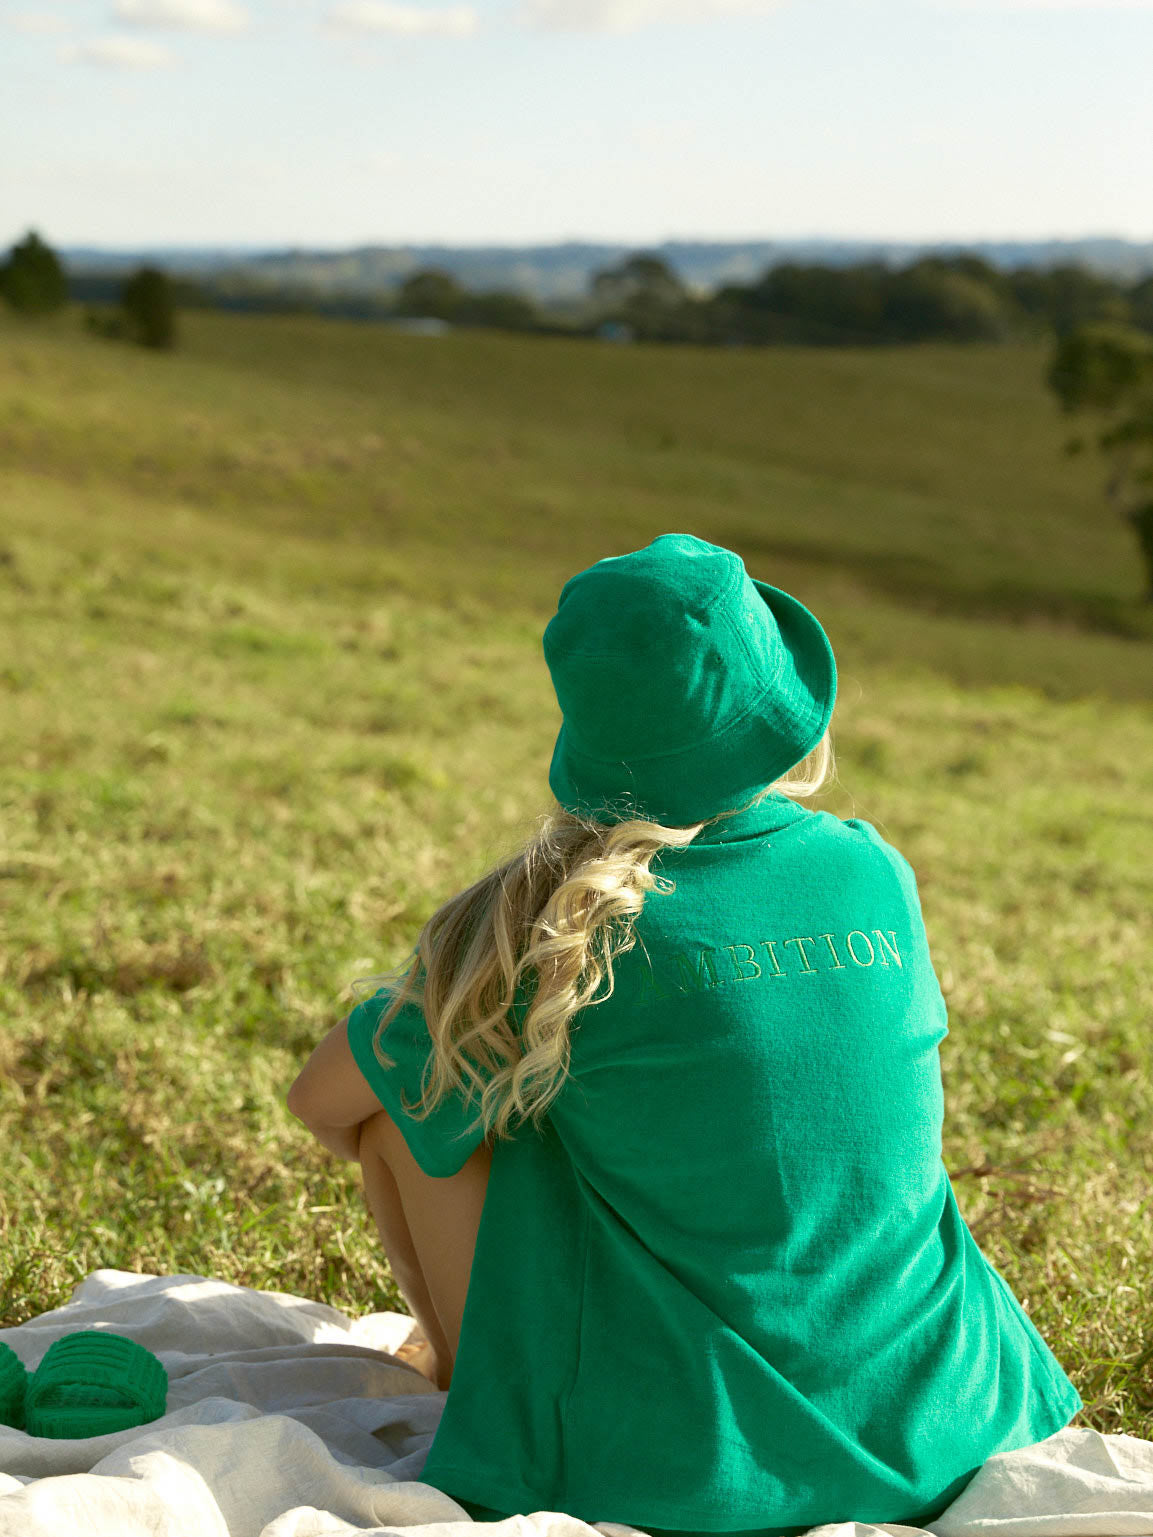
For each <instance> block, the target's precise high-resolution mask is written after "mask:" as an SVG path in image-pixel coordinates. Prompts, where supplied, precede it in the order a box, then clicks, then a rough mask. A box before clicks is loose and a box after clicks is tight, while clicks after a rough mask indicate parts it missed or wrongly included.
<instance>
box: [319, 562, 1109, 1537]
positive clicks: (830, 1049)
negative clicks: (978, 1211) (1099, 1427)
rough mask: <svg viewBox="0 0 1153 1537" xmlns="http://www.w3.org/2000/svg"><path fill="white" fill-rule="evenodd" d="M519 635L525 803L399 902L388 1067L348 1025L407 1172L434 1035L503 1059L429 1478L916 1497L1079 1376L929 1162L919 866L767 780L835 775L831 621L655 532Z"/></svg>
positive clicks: (693, 1507) (1003, 1442)
mask: <svg viewBox="0 0 1153 1537" xmlns="http://www.w3.org/2000/svg"><path fill="white" fill-rule="evenodd" d="M545 652H546V659H547V660H548V662H549V666H550V670H551V672H552V676H553V682H554V685H555V686H556V689H557V695H558V699H559V701H560V703H561V707H562V713H563V716H564V723H563V725H562V728H561V731H560V734H559V735H558V738H557V743H556V748H555V750H554V754H553V760H552V763H551V765H550V773H549V783H550V786H551V787H552V789H553V792H554V794H555V796H556V798H557V801H558V803H559V805H558V812H557V815H556V817H555V818H553V819H552V820H551V821H550V822H549V823H548V824H547V825H546V827H545V828H544V829H543V830H542V832H541V833H540V834H539V835H538V838H537V839H536V840H535V841H534V842H533V843H532V844H531V845H530V847H529V848H528V849H527V850H526V851H525V853H524V854H523V855H522V856H519V857H518V858H517V859H514V860H512V861H510V862H509V864H508V865H507V866H503V867H501V868H499V869H498V870H497V871H495V872H493V873H492V874H491V875H490V876H489V877H486V879H485V881H484V882H481V883H478V885H477V887H475V888H472V889H471V890H470V891H469V892H466V893H464V894H462V896H461V897H460V898H457V899H454V901H453V902H451V903H449V904H446V906H445V908H444V909H442V911H441V913H440V914H438V915H435V917H434V919H433V920H430V922H429V924H428V925H426V929H425V931H424V933H422V937H421V943H420V945H419V946H418V951H419V957H420V966H419V967H418V968H415V969H414V973H413V975H414V976H415V975H416V972H417V971H419V970H420V969H421V967H423V968H425V969H426V970H429V978H428V980H429V983H430V989H429V991H428V992H427V993H426V994H425V997H424V999H423V1002H422V1003H421V1004H420V1005H417V1004H414V1003H412V1002H411V1001H410V1002H406V1003H403V1004H402V1005H401V1006H400V1007H399V1008H398V1009H392V1010H390V1012H389V1014H388V1015H387V1016H386V1017H385V1019H384V1021H383V1030H382V1033H381V1037H380V1045H382V1046H383V1050H384V1052H385V1054H386V1055H387V1056H389V1057H391V1058H392V1065H391V1066H389V1065H388V1064H387V1063H386V1062H385V1061H384V1060H382V1059H381V1058H380V1057H379V1056H378V1055H377V1051H376V1046H377V1040H376V1036H375V1034H374V1032H375V1030H376V1028H377V1026H378V1024H379V1023H380V1022H381V1013H382V1008H383V1007H384V1005H385V1004H386V1003H387V1002H389V998H388V995H387V994H386V995H384V996H378V997H377V998H375V999H369V1000H366V1002H365V1003H362V1004H361V1005H360V1006H359V1007H358V1008H357V1009H355V1010H354V1011H353V1013H352V1014H351V1015H350V1017H349V1021H348V1039H349V1043H350V1045H351V1046H352V1049H353V1051H354V1053H355V1056H356V1060H357V1062H358V1064H359V1065H360V1067H361V1069H362V1071H363V1073H364V1076H365V1077H366V1078H367V1079H368V1081H369V1083H370V1084H371V1085H372V1086H373V1088H374V1090H375V1091H376V1093H377V1095H378V1096H379V1098H380V1100H381V1103H382V1105H384V1106H385V1107H386V1109H387V1110H388V1112H389V1114H390V1115H392V1116H393V1117H394V1119H395V1120H396V1122H397V1124H398V1125H399V1126H400V1128H401V1130H402V1132H403V1135H404V1138H405V1141H406V1143H407V1144H408V1147H409V1150H410V1151H411V1153H412V1155H413V1157H414V1158H415V1160H416V1162H417V1163H418V1164H419V1165H420V1168H421V1169H422V1170H423V1171H424V1172H425V1173H426V1174H429V1175H431V1176H433V1177H437V1178H439V1177H448V1178H451V1177H453V1176H454V1174H455V1173H456V1172H457V1171H459V1170H461V1169H462V1166H463V1164H464V1162H465V1160H466V1159H468V1158H469V1156H470V1153H471V1152H472V1151H473V1150H474V1149H476V1148H477V1147H478V1146H479V1143H480V1141H481V1140H482V1138H483V1136H484V1129H483V1128H482V1127H481V1126H478V1124H477V1123H476V1121H475V1120H474V1114H475V1103H473V1104H471V1105H469V1104H467V1103H466V1100H467V1096H463V1095H461V1094H458V1093H449V1094H447V1095H445V1094H444V1092H443V1084H442V1088H441V1090H440V1091H438V1093H439V1095H440V1097H439V1101H438V1102H437V1103H436V1105H435V1108H432V1109H431V1113H430V1114H428V1115H427V1116H425V1117H424V1118H422V1119H413V1118H412V1117H411V1116H410V1115H409V1114H408V1111H409V1110H410V1109H411V1108H412V1105H411V1098H412V1096H413V1095H414V1094H415V1093H418V1092H419V1087H420V1084H421V1080H422V1072H423V1069H424V1067H425V1065H426V1062H427V1060H428V1058H429V1056H430V1054H431V1056H432V1057H433V1058H434V1059H435V1063H436V1066H437V1067H438V1069H442V1070H444V1069H446V1065H447V1069H451V1071H448V1076H447V1078H446V1079H445V1080H444V1081H445V1082H448V1081H450V1080H451V1081H452V1083H453V1085H454V1086H455V1087H456V1088H459V1087H460V1084H459V1080H458V1075H457V1074H456V1072H455V1069H457V1068H459V1066H460V1061H461V1059H462V1058H464V1057H465V1053H464V1052H463V1051H462V1050H461V1041H462V1040H464V1041H467V1042H468V1043H469V1045H470V1054H471V1049H472V1048H476V1047H487V1048H488V1049H489V1065H490V1067H491V1066H492V1064H493V1061H494V1060H496V1059H500V1058H503V1061H499V1062H498V1071H497V1072H496V1073H495V1074H494V1076H493V1077H492V1078H490V1079H489V1081H488V1082H487V1083H486V1084H485V1094H486V1097H488V1098H491V1095H492V1094H493V1092H494V1091H495V1092H497V1099H498V1101H499V1111H500V1114H499V1115H497V1116H496V1117H494V1118H493V1120H492V1125H493V1127H494V1128H495V1130H496V1132H497V1133H498V1134H497V1135H495V1140H494V1142H493V1147H492V1164H491V1175H490V1178H489V1180H488V1185H487V1191H486V1194H485V1197H484V1205H483V1212H482V1215H481V1219H480V1225H479V1231H478V1232H477V1236H476V1245H475V1254H474V1256H473V1257H472V1261H471V1273H470V1276H469V1281H468V1290H467V1298H466V1301H465V1305H464V1312H463V1319H462V1322H461V1327H460V1337H459V1349H458V1350H457V1353H456V1359H455V1364H454V1366H453V1368H452V1376H451V1386H450V1390H449V1395H448V1399H447V1402H446V1405H445V1409H444V1413H443V1417H442V1419H441V1422H440V1425H439V1427H438V1430H437V1433H436V1437H435V1439H434V1442H433V1445H432V1447H431V1449H430V1451H429V1454H428V1459H427V1462H426V1464H425V1467H424V1470H423V1472H422V1474H421V1477H422V1479H423V1480H424V1481H425V1482H427V1483H430V1484H433V1485H434V1486H436V1487H438V1488H440V1489H442V1490H443V1491H445V1492H446V1493H448V1494H450V1495H452V1496H453V1497H454V1498H455V1499H457V1500H458V1501H459V1502H460V1503H461V1504H462V1505H463V1506H464V1507H465V1509H466V1510H467V1511H469V1513H470V1514H473V1515H474V1516H476V1517H478V1518H481V1519H484V1518H490V1519H491V1518H496V1519H499V1518H502V1517H503V1516H506V1515H510V1514H515V1513H526V1514H528V1513H532V1512H534V1511H538V1510H560V1511H567V1512H568V1513H570V1514H572V1515H575V1516H577V1517H579V1518H581V1519H583V1520H586V1521H589V1522H595V1521H615V1522H626V1523H629V1524H630V1525H633V1526H638V1527H641V1528H643V1529H645V1530H647V1531H649V1532H655V1533H658V1534H659V1533H666V1532H682V1533H698V1532H699V1533H705V1532H712V1533H724V1532H727V1533H742V1534H753V1533H757V1534H777V1533H782V1534H783V1533H797V1532H804V1531H807V1530H809V1529H810V1528H811V1527H814V1526H818V1525H823V1524H826V1523H828V1522H833V1521H842V1520H861V1521H872V1522H877V1523H880V1522H886V1523H901V1524H906V1525H910V1524H918V1523H924V1522H927V1521H929V1520H932V1519H933V1518H934V1517H935V1516H937V1515H938V1514H940V1512H941V1511H942V1510H944V1508H945V1507H946V1506H947V1505H948V1504H949V1503H951V1501H952V1500H953V1499H954V1498H955V1497H956V1495H957V1494H958V1493H959V1492H960V1491H961V1489H963V1488H964V1486H965V1484H966V1483H967V1482H968V1481H969V1480H970V1479H971V1478H972V1476H973V1475H974V1474H975V1473H976V1471H977V1469H978V1468H979V1467H980V1466H981V1464H982V1463H983V1462H984V1461H985V1460H986V1459H987V1458H988V1457H989V1456H991V1455H993V1454H994V1453H996V1452H999V1451H1008V1450H1012V1449H1015V1448H1017V1447H1019V1446H1023V1445H1029V1444H1032V1443H1034V1442H1036V1441H1039V1440H1043V1439H1044V1438H1045V1437H1047V1436H1049V1435H1051V1434H1053V1433H1054V1432H1055V1431H1057V1430H1059V1429H1061V1428H1062V1427H1063V1426H1064V1425H1066V1424H1067V1423H1068V1421H1069V1419H1070V1418H1071V1417H1072V1416H1073V1414H1075V1413H1076V1411H1077V1410H1078V1409H1079V1408H1080V1407H1081V1400H1080V1397H1079V1396H1078V1394H1077V1392H1076V1390H1075V1388H1074V1387H1073V1384H1072V1383H1071V1382H1070V1381H1069V1379H1068V1377H1067V1376H1066V1375H1065V1373H1064V1372H1063V1370H1062V1369H1061V1366H1060V1364H1059V1363H1058V1362H1057V1360H1056V1359H1055V1357H1054V1356H1053V1354H1052V1352H1051V1351H1050V1350H1049V1349H1048V1347H1047V1346H1046V1345H1045V1343H1044V1342H1043V1340H1042V1339H1041V1337H1040V1336H1039V1335H1038V1333H1037V1331H1036V1330H1035V1329H1034V1327H1033V1325H1032V1324H1031V1323H1030V1321H1029V1319H1028V1317H1027V1316H1026V1314H1025V1313H1024V1311H1023V1309H1022V1308H1021V1307H1020V1305H1019V1303H1018V1302H1017V1301H1016V1299H1015V1298H1014V1297H1013V1295H1012V1293H1011V1292H1010V1290H1009V1288H1008V1286H1007V1285H1006V1284H1005V1282H1004V1281H1003V1280H1002V1278H1001V1277H1000V1276H999V1275H998V1274H997V1272H996V1271H995V1269H994V1268H993V1267H992V1266H991V1265H990V1264H989V1263H988V1261H987V1260H986V1259H985V1258H984V1256H983V1255H982V1254H981V1252H980V1250H979V1249H978V1248H977V1246H976V1244H975V1242H974V1241H973V1238H972V1236H971V1234H970V1233H969V1231H968V1229H967V1228H966V1227H965V1224H964V1222H963V1221H962V1219H961V1216H960V1213H959V1212H958V1209H957V1205H956V1201H955V1199H954V1195H953V1191H952V1188H951V1186H950V1183H949V1179H948V1175H947V1172H946V1170H945V1167H944V1164H943V1163H942V1159H941V1129H942V1114H943V1096H942V1088H941V1073H940V1058H939V1051H938V1048H939V1043H940V1041H941V1039H942V1038H943V1036H944V1035H945V1034H946V1032H947V1019H946V1010H945V1002H944V999H943V997H942V994H941V990H940V987H939V985H938V983H937V978H936V976H935V974H934V971H933V966H932V961H931V958H930V954H929V948H928V943H927V939H926V934H925V928H924V923H923V920H922V914H921V909H920V903H919V900H918V895H917V888H916V881H915V878H914V875H913V871H912V869H911V867H910V866H909V865H908V863H907V862H906V861H905V860H904V858H903V857H902V855H901V854H900V853H899V852H898V851H897V850H896V849H895V848H893V847H891V846H890V845H889V843H888V842H887V841H886V840H885V839H884V838H883V837H882V836H881V834H880V833H879V832H878V831H877V830H876V829H875V828H874V827H872V826H871V825H870V824H869V823H868V822H867V821H863V820H859V819H855V818H854V819H850V820H845V821H842V820H840V819H839V818H837V817H835V816H832V815H830V814H829V813H827V812H824V811H813V810H810V809H809V808H807V807H806V806H804V805H803V804H801V803H800V799H794V798H793V797H794V796H795V797H799V798H801V799H803V798H804V797H805V796H807V795H810V794H812V793H813V792H814V791H815V790H816V789H818V788H819V787H820V785H821V784H823V782H824V780H825V777H826V774H827V772H828V767H829V763H830V761H831V749H830V748H829V740H828V727H829V721H830V717H831V714H832V710H833V701H834V696H835V686H836V672H835V666H834V662H833V656H832V650H831V647H830V646H829V642H828V639H827V637H826V636H825V634H824V632H823V630H822V629H821V627H820V625H819V623H818V622H817V620H816V619H815V618H814V616H813V615H811V614H810V613H809V612H808V610H806V609H805V608H803V606H802V605H801V604H799V603H798V602H797V601H796V600H795V599H793V598H791V597H789V595H788V594H787V593H783V592H781V591H780V590H779V589H776V588H772V587H769V586H768V585H767V584H765V583H763V582H758V581H756V580H755V579H752V578H750V577H749V576H748V574H747V573H746V572H745V570H744V567H743V564H742V563H741V562H740V560H739V557H737V556H735V555H734V554H733V553H732V552H731V551H726V550H723V549H721V548H720V547H718V546H714V545H710V544H707V543H705V542H704V541H701V540H697V539H695V538H693V537H692V536H688V535H679V534H670V535H662V536H661V537H660V538H659V539H657V540H654V541H653V543H652V544H651V545H650V546H648V547H647V548H646V549H644V550H641V551H638V552H634V553H633V554H631V555H627V556H622V557H614V558H610V559H607V560H604V561H600V562H597V563H596V565H594V566H593V567H591V568H590V569H589V570H588V571H586V572H583V573H580V574H579V575H578V576H577V577H576V578H573V579H572V580H571V581H570V582H569V583H566V585H565V589H564V590H563V591H562V594H561V601H560V605H559V606H558V613H557V615H556V617H555V618H554V619H553V620H552V621H551V622H550V624H549V627H548V629H547V630H546V632H545ZM787 771H788V772H787ZM738 808H739V809H738ZM478 916H479V920H480V921H479V923H478V922H477V918H478ZM622 917H624V918H626V919H627V920H628V921H627V923H626V925H625V927H626V929H627V930H628V933H627V942H626V941H625V940H623V939H620V936H618V940H619V941H620V942H619V943H618V944H617V945H616V946H614V947H613V948H612V954H613V956H614V957H615V959H614V961H613V964H612V967H611V986H604V987H602V986H601V985H600V983H601V982H603V981H607V980H608V977H609V968H608V967H607V965H604V964H602V963H603V962H604V960H605V952H604V950H603V949H601V948H600V941H601V940H602V939H604V938H605V935H606V934H607V933H608V931H609V929H610V928H612V927H614V926H615V923H616V920H617V919H619V918H622ZM427 963H431V968H429V967H428V965H427ZM458 972H459V975H458ZM530 978H531V979H532V985H531V986H526V985H525V984H526V983H528V982H529V981H530ZM498 983H499V984H500V985H499V986H498V985H497V984H498ZM514 983H515V986H514V985H513V984H514ZM510 996H512V997H513V1002H512V1006H511V1007H509V1006H508V1001H509V998H510ZM494 1000H499V1002H495V1003H494ZM422 1010H423V1012H422ZM465 1016H468V1017H467V1018H466V1017H465ZM430 1035H431V1037H432V1040H431V1042H430ZM430 1045H431V1048H432V1049H431V1053H430ZM483 1055H485V1053H483V1052H482V1053H481V1056H483ZM530 1069H531V1071H530ZM557 1069H561V1070H562V1071H560V1073H559V1075H557V1073H556V1070H557ZM484 1076H485V1075H484V1073H483V1072H482V1073H481V1077H482V1078H483V1077H484ZM514 1079H515V1080H516V1093H517V1094H518V1095H520V1096H523V1097H525V1098H526V1100H527V1102H528V1103H530V1104H533V1103H534V1094H533V1092H530V1091H532V1090H536V1089H538V1088H539V1085H540V1082H541V1081H543V1080H545V1079H551V1080H552V1086H553V1087H554V1088H555V1090H556V1091H555V1093H554V1094H552V1097H551V1098H546V1099H538V1100H536V1102H535V1106H534V1108H535V1109H536V1110H538V1111H539V1110H540V1109H541V1108H542V1107H543V1106H544V1105H545V1104H547V1114H544V1115H537V1116H536V1117H535V1118H534V1119H533V1120H531V1121H530V1120H527V1119H522V1120H520V1121H519V1122H518V1123H517V1124H516V1125H515V1127H514V1126H513V1125H512V1120H511V1115H510V1108H511V1104H512V1099H513V1097H514V1096H513V1093H512V1090H513V1086H514ZM402 1095H403V1096H404V1097H403V1098H402ZM433 1099H434V1101H436V1100H437V1094H434V1095H433ZM406 1100H407V1101H408V1102H407V1103H406ZM430 1108H431V1107H430ZM492 1109H493V1104H492V1103H487V1104H486V1114H487V1113H491V1111H492Z"/></svg>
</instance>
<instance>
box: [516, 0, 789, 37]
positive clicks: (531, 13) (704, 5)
mask: <svg viewBox="0 0 1153 1537" xmlns="http://www.w3.org/2000/svg"><path fill="white" fill-rule="evenodd" d="M784 3H785V0H522V4H521V7H520V10H519V12H518V13H517V18H516V19H517V20H518V21H519V22H521V23H522V24H523V25H526V26H529V27H537V28H543V29H545V30H547V31H554V32H636V31H638V30H639V29H640V28H641V27H649V26H654V25H659V24H661V23H663V22H700V21H723V20H728V19H731V18H734V17H749V16H768V15H769V14H770V13H771V12H773V11H778V10H780V9H781V8H782V5H783V4H784Z"/></svg>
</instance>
